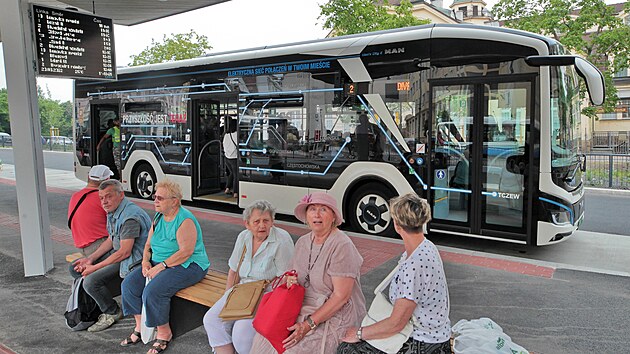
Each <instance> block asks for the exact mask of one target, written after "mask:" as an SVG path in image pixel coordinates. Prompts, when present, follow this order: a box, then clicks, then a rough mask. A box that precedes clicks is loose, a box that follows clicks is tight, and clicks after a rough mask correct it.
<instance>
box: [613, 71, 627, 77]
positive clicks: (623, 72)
mask: <svg viewBox="0 0 630 354" xmlns="http://www.w3.org/2000/svg"><path fill="white" fill-rule="evenodd" d="M627 76H628V69H621V70H619V71H617V72H616V73H615V74H614V75H613V77H627Z"/></svg>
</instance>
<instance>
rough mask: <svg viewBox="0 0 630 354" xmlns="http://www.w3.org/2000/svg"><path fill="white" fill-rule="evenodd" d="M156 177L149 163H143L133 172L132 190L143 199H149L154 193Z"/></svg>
mask: <svg viewBox="0 0 630 354" xmlns="http://www.w3.org/2000/svg"><path fill="white" fill-rule="evenodd" d="M156 182H157V178H156V177H155V172H153V168H152V167H151V165H149V164H146V163H143V164H142V165H140V166H138V168H137V169H136V172H135V173H134V174H133V192H134V193H135V194H136V195H137V196H139V197H140V198H143V199H149V198H151V196H152V195H153V193H155V183H156Z"/></svg>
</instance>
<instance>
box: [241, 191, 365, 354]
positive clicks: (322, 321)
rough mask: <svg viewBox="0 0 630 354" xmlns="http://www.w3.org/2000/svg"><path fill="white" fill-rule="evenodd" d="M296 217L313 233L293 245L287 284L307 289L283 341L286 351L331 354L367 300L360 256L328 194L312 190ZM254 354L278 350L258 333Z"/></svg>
mask: <svg viewBox="0 0 630 354" xmlns="http://www.w3.org/2000/svg"><path fill="white" fill-rule="evenodd" d="M294 214H295V217H296V218H298V220H300V221H302V222H304V223H306V225H308V227H309V229H310V230H311V232H309V233H307V234H306V235H304V236H302V237H300V239H299V240H298V241H297V242H296V244H295V255H294V256H293V260H292V262H291V267H290V269H295V270H296V271H297V273H298V276H297V278H296V277H287V278H288V279H287V286H293V284H296V283H299V284H300V285H302V286H304V287H305V288H306V291H305V294H304V302H303V304H302V308H301V310H300V314H299V316H298V319H297V321H296V322H295V324H294V325H293V326H291V327H289V330H290V331H292V333H291V334H290V335H289V337H288V338H286V339H285V340H284V342H283V343H284V348H285V349H286V351H285V353H289V354H302V353H309V354H329V353H334V352H335V350H336V349H337V346H338V345H339V343H340V342H341V339H342V337H343V335H344V333H345V331H346V329H347V328H349V327H352V326H357V325H359V324H360V323H361V320H362V319H363V317H364V316H365V312H366V311H365V298H364V297H363V293H362V291H361V283H360V282H359V277H360V274H361V265H362V264H363V258H362V257H361V255H360V254H359V251H358V250H357V249H356V247H355V246H354V244H353V243H352V240H350V238H349V237H348V236H347V235H346V234H345V233H343V232H342V231H340V230H339V229H338V228H337V226H339V225H340V224H341V223H342V222H343V219H342V217H341V212H340V211H339V209H338V208H337V201H336V200H335V198H333V197H332V196H330V195H328V194H326V193H321V192H317V193H312V194H309V195H306V196H305V197H304V198H302V199H301V200H300V202H299V203H298V205H297V207H295V210H294ZM251 352H252V353H256V354H267V353H269V354H271V353H276V350H275V349H274V348H273V346H272V344H271V343H270V342H269V341H268V340H267V339H265V338H264V337H263V336H261V335H260V334H256V337H255V338H254V344H253V347H252V351H251Z"/></svg>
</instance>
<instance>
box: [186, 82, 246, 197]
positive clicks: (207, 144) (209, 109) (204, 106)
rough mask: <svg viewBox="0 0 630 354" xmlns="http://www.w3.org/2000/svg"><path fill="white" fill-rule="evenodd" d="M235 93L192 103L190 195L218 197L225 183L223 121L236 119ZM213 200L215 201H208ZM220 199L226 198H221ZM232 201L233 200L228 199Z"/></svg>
mask: <svg viewBox="0 0 630 354" xmlns="http://www.w3.org/2000/svg"><path fill="white" fill-rule="evenodd" d="M237 99H238V96H237V95H236V94H218V93H217V94H210V95H208V96H206V95H203V97H196V98H195V99H193V100H192V102H191V103H192V104H191V109H192V117H193V127H192V130H193V152H192V153H193V154H192V156H193V159H192V161H193V178H192V180H193V183H194V188H193V196H194V197H200V196H206V195H210V194H217V195H221V194H222V193H220V192H222V187H223V184H224V180H225V177H226V176H225V166H224V163H223V149H222V146H221V145H222V137H223V130H224V128H223V123H222V122H223V120H224V119H225V118H226V117H228V116H232V117H237V116H238V114H237V113H238V112H237V102H238V101H237ZM210 199H212V200H214V199H215V198H210ZM219 199H221V200H218V201H222V199H226V197H225V196H223V195H221V198H219ZM231 201H232V202H234V201H233V200H231Z"/></svg>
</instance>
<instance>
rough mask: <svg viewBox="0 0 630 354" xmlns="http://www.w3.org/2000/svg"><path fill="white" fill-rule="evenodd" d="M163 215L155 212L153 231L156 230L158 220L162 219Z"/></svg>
mask: <svg viewBox="0 0 630 354" xmlns="http://www.w3.org/2000/svg"><path fill="white" fill-rule="evenodd" d="M162 215H163V214H162V213H155V216H154V217H153V232H155V225H157V223H158V221H160V218H161V217H162Z"/></svg>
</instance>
